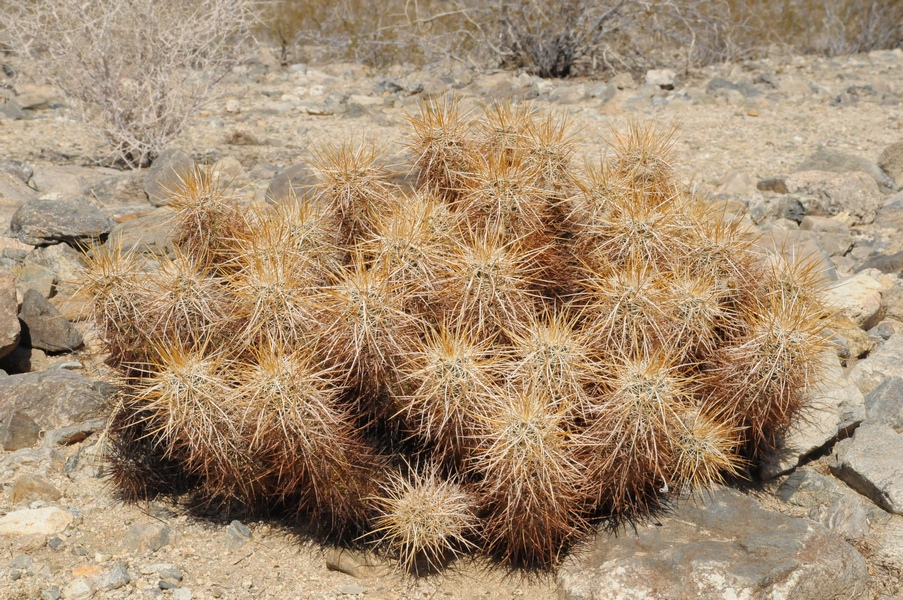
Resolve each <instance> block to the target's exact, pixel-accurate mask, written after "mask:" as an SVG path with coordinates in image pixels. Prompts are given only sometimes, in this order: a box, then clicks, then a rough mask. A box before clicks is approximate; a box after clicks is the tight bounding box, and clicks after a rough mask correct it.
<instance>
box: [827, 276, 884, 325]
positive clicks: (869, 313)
mask: <svg viewBox="0 0 903 600" xmlns="http://www.w3.org/2000/svg"><path fill="white" fill-rule="evenodd" d="M881 288H882V285H881V283H879V282H878V281H876V280H875V279H874V278H872V277H869V276H868V275H866V274H864V273H857V274H855V275H852V276H850V277H844V278H843V279H841V280H839V281H836V282H834V283H833V284H831V287H829V288H828V289H826V290H825V293H824V296H825V303H826V304H827V305H828V307H829V308H831V309H834V310H836V311H837V312H839V313H840V314H841V315H842V316H844V317H847V318H849V319H850V320H852V321H853V322H854V323H856V324H857V325H858V326H859V327H861V328H862V329H871V328H872V327H874V326H875V325H877V324H878V322H879V321H880V320H881Z"/></svg>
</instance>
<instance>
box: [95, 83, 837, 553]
mask: <svg viewBox="0 0 903 600" xmlns="http://www.w3.org/2000/svg"><path fill="white" fill-rule="evenodd" d="M410 124H411V134H410V137H409V149H410V151H411V154H412V155H413V169H414V171H413V172H414V173H415V174H416V175H417V178H418V184H417V186H415V189H408V188H402V187H400V186H399V185H397V184H395V183H393V181H394V179H393V177H392V173H391V172H389V171H388V170H387V168H386V167H385V165H384V163H383V162H382V157H381V156H380V154H379V153H378V152H377V151H375V150H374V148H373V147H372V146H369V145H366V144H363V143H346V144H343V145H337V146H329V147H325V148H323V149H321V150H320V151H319V152H318V153H317V154H316V156H315V157H314V158H313V160H312V165H313V167H314V168H315V170H316V171H317V173H318V174H319V181H318V183H317V184H316V185H315V186H313V187H312V188H310V189H306V190H301V193H299V194H298V195H297V196H293V197H289V198H283V199H280V201H279V202H277V203H275V204H273V205H265V206H256V205H252V206H240V205H239V204H238V203H236V201H235V200H234V198H233V197H232V195H231V194H230V191H229V189H228V186H227V185H226V184H225V182H222V181H219V180H218V179H217V178H216V177H214V176H213V175H211V174H210V173H205V172H199V173H197V174H196V175H195V176H194V177H189V178H186V180H185V181H183V182H182V184H181V185H180V186H179V187H178V189H176V190H174V191H173V194H172V201H171V206H172V207H173V209H174V211H175V214H176V217H175V218H176V239H175V241H176V252H175V255H174V256H172V257H169V258H162V259H160V261H159V264H155V265H153V268H151V267H150V266H149V264H148V261H147V260H143V259H142V258H141V257H138V256H135V255H132V254H128V253H122V252H121V251H119V250H117V249H116V248H107V247H101V248H98V249H96V250H95V251H94V252H93V253H92V255H91V257H90V258H89V262H90V264H89V267H88V272H87V273H86V278H87V280H88V282H89V283H88V285H87V288H88V291H89V292H90V293H91V294H92V295H93V298H94V307H95V315H96V320H97V326H98V329H99V331H100V332H101V334H102V335H103V336H104V339H105V340H106V343H107V347H108V350H109V353H110V360H111V363H112V364H114V365H115V366H117V367H118V368H119V369H120V370H121V372H122V376H123V382H124V384H123V394H122V402H121V405H120V408H119V410H118V411H117V413H116V415H115V419H114V426H113V429H112V434H111V450H110V458H111V466H112V469H111V472H112V477H113V480H114V481H115V483H116V484H117V485H118V486H119V488H120V489H121V490H122V491H123V492H124V494H125V495H126V496H127V497H132V498H134V497H140V496H142V495H146V494H149V493H154V492H158V491H173V489H174V488H175V487H177V485H176V484H177V483H179V482H188V485H189V486H190V488H191V489H192V490H193V491H194V493H195V494H197V495H199V496H200V497H201V498H202V499H204V500H206V501H208V502H211V503H217V504H226V505H233V504H238V505H241V506H242V507H244V508H245V509H247V510H252V511H253V510H261V511H262V510H271V509H274V508H279V509H280V510H291V511H296V513H297V515H298V517H299V518H302V519H305V520H307V521H308V522H310V523H315V524H317V525H319V526H320V527H321V530H322V531H323V532H324V533H327V534H331V535H338V536H344V537H345V538H346V539H363V540H371V541H373V542H374V543H376V544H378V545H379V546H380V547H383V548H385V549H386V550H387V551H388V552H390V553H393V554H395V555H396V556H397V557H398V558H399V560H400V562H401V564H402V565H403V566H404V567H405V568H406V569H408V570H412V571H422V570H423V569H428V568H440V567H441V566H442V565H443V564H444V562H445V561H447V560H448V559H449V558H452V557H453V556H455V555H456V554H458V553H464V552H471V551H477V550H481V551H483V552H485V553H488V554H490V555H492V556H494V557H497V558H498V559H500V560H501V561H502V562H503V563H505V564H508V565H511V566H517V567H547V566H551V565H554V564H555V563H556V562H557V561H558V560H559V559H560V558H561V557H562V555H563V552H565V551H566V550H567V548H568V547H569V546H571V545H572V544H573V543H575V542H576V541H579V540H580V539H581V538H582V537H583V536H586V535H587V534H588V533H589V532H590V531H591V528H592V527H593V526H595V525H596V524H597V523H598V522H599V520H604V519H609V520H611V521H612V522H614V523H618V522H621V521H622V520H623V519H629V518H633V517H636V516H641V515H643V514H645V513H648V512H649V511H650V510H654V509H655V508H656V507H658V506H659V505H660V504H661V503H662V502H664V501H666V500H667V498H668V497H669V496H671V495H673V494H675V493H679V492H681V491H684V490H687V489H690V490H694V489H699V488H704V487H706V486H709V485H712V484H714V483H717V482H720V481H722V479H723V478H724V477H726V476H731V475H734V474H737V473H738V472H741V471H742V470H743V469H744V468H745V466H746V464H747V463H749V462H750V461H755V460H756V458H757V456H758V455H759V454H760V453H761V452H762V451H763V450H765V449H767V448H769V447H770V446H771V445H773V444H774V443H775V441H776V439H777V437H778V436H780V435H781V434H782V433H783V432H784V431H785V430H786V428H787V427H788V426H789V425H790V424H791V423H792V422H793V420H794V419H795V418H797V417H798V416H799V414H800V412H801V410H803V409H804V408H805V406H804V405H803V398H804V392H805V389H806V387H807V386H808V385H809V384H810V383H811V382H812V381H813V378H814V377H815V376H816V374H817V372H818V369H819V367H820V361H821V360H822V359H823V357H824V354H825V351H826V349H827V342H826V337H825V333H824V328H825V322H826V321H825V317H826V314H825V311H824V308H823V306H822V304H821V301H820V299H819V286H820V282H819V280H818V277H817V275H816V272H815V270H814V268H813V267H812V266H811V265H808V264H806V263H788V262H785V261H783V260H782V259H780V258H775V257H770V258H768V259H766V258H765V257H763V256H762V255H759V254H757V253H756V252H754V250H753V245H752V244H753V240H752V239H751V238H750V237H749V236H747V235H745V234H744V232H743V230H742V229H741V228H740V226H739V225H738V224H737V222H735V221H731V220H727V219H725V218H724V216H723V215H721V214H718V213H717V212H716V211H713V209H712V208H711V204H710V203H709V202H707V201H706V200H705V199H703V198H699V197H695V196H694V195H693V194H692V193H690V192H688V191H687V190H686V189H685V187H684V186H682V185H681V183H680V181H679V179H678V177H677V175H676V173H675V172H674V169H673V167H672V164H671V161H670V157H669V155H670V147H671V137H670V134H667V133H662V132H659V131H657V130H655V129H652V128H650V127H646V126H642V125H633V126H631V127H630V128H629V129H628V130H627V132H626V133H623V134H620V135H616V136H615V139H614V140H613V144H612V148H613V153H612V155H611V156H608V157H607V158H606V159H605V160H603V161H602V162H601V163H600V164H590V165H587V166H585V167H582V168H578V167H577V166H576V165H575V164H574V157H573V153H574V148H575V140H574V138H573V137H572V135H571V133H570V131H569V123H568V122H567V119H566V118H564V117H562V116H559V115H555V114H543V113H540V112H537V111H535V110H534V109H533V108H532V107H531V106H530V105H528V104H521V103H513V104H493V105H492V106H490V107H489V108H488V109H486V110H485V112H484V114H482V115H479V116H472V115H470V114H465V113H464V112H463V111H462V110H461V107H460V105H459V104H458V103H457V102H456V101H455V100H454V99H453V98H444V99H438V100H430V101H426V102H425V103H424V104H423V105H422V106H421V110H420V113H419V114H417V115H414V116H412V117H410Z"/></svg>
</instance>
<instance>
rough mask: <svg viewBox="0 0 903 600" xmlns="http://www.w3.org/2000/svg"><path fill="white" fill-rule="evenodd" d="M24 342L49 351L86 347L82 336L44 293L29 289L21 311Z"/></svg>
mask: <svg viewBox="0 0 903 600" xmlns="http://www.w3.org/2000/svg"><path fill="white" fill-rule="evenodd" d="M19 320H20V321H21V322H22V343H23V344H24V345H26V346H29V347H31V348H40V349H41V350H45V351H47V352H72V351H73V350H76V349H78V348H81V347H82V345H83V344H84V339H83V338H82V334H81V333H79V331H78V330H77V329H76V328H75V327H74V326H73V325H72V323H70V322H69V321H67V320H66V318H65V317H63V315H61V314H60V311H58V310H57V309H56V308H54V306H53V305H52V304H50V303H49V302H48V301H47V300H46V299H45V298H44V297H43V296H41V294H39V293H38V292H36V291H35V290H27V291H26V292H25V295H24V296H23V298H22V308H21V310H20V311H19Z"/></svg>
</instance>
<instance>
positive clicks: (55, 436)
mask: <svg viewBox="0 0 903 600" xmlns="http://www.w3.org/2000/svg"><path fill="white" fill-rule="evenodd" d="M106 426H107V420H106V419H92V420H90V421H85V422H84V423H78V424H76V425H71V426H69V427H61V428H59V429H51V430H50V431H48V432H46V433H45V434H44V440H43V442H42V443H43V444H44V445H45V446H47V447H50V448H53V447H56V446H69V445H71V444H77V443H78V442H81V441H84V440H85V439H87V438H88V436H90V435H91V434H94V433H97V432H98V431H103V430H104V428H105V427H106Z"/></svg>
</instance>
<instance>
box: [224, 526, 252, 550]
mask: <svg viewBox="0 0 903 600" xmlns="http://www.w3.org/2000/svg"><path fill="white" fill-rule="evenodd" d="M250 540H251V530H250V529H248V526H247V525H245V524H244V523H242V522H241V521H232V522H231V523H229V527H228V528H227V529H226V548H228V549H229V550H236V549H238V548H241V547H242V546H244V545H245V544H246V543H248V542H249V541H250Z"/></svg>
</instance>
